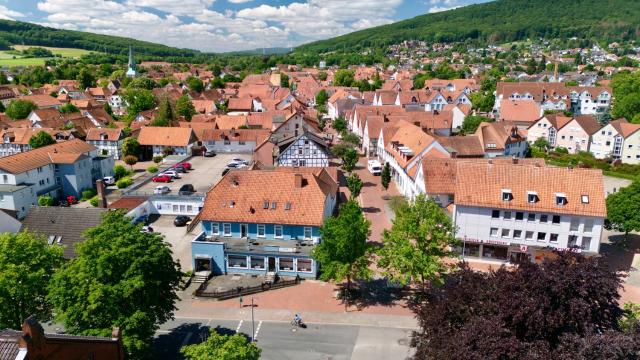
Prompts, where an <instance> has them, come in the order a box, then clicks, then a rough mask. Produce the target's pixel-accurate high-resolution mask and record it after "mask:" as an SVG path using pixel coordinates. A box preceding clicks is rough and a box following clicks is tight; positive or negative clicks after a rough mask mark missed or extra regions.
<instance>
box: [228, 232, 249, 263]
mask: <svg viewBox="0 0 640 360" xmlns="http://www.w3.org/2000/svg"><path fill="white" fill-rule="evenodd" d="M225 225H226V224H225ZM227 259H228V261H229V262H228V263H229V267H230V268H236V269H246V268H247V257H246V256H241V255H229V256H227Z"/></svg>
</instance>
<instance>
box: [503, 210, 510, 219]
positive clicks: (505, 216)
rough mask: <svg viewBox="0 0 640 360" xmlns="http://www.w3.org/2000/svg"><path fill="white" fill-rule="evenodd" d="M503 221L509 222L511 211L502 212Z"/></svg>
mask: <svg viewBox="0 0 640 360" xmlns="http://www.w3.org/2000/svg"><path fill="white" fill-rule="evenodd" d="M504 219H505V220H511V211H505V212H504Z"/></svg>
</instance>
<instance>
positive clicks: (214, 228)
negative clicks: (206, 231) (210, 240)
mask: <svg viewBox="0 0 640 360" xmlns="http://www.w3.org/2000/svg"><path fill="white" fill-rule="evenodd" d="M218 234H220V228H219V226H218V223H211V235H218Z"/></svg>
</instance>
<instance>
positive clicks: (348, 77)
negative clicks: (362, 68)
mask: <svg viewBox="0 0 640 360" xmlns="http://www.w3.org/2000/svg"><path fill="white" fill-rule="evenodd" d="M354 76H355V73H354V72H353V70H345V69H340V70H338V71H336V73H335V74H334V75H333V85H335V86H353V84H354V82H355V79H354Z"/></svg>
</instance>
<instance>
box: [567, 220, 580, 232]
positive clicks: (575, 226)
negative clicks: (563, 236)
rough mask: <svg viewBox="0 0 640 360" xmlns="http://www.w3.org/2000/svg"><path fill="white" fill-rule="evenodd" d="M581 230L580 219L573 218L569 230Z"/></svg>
mask: <svg viewBox="0 0 640 360" xmlns="http://www.w3.org/2000/svg"><path fill="white" fill-rule="evenodd" d="M579 230H580V219H579V218H571V225H570V226H569V231H579Z"/></svg>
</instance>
